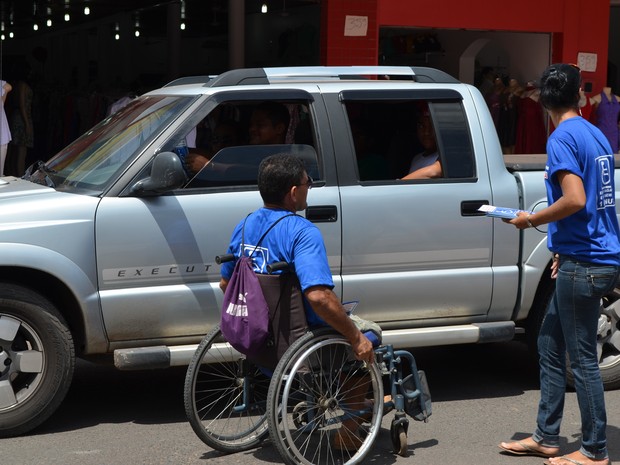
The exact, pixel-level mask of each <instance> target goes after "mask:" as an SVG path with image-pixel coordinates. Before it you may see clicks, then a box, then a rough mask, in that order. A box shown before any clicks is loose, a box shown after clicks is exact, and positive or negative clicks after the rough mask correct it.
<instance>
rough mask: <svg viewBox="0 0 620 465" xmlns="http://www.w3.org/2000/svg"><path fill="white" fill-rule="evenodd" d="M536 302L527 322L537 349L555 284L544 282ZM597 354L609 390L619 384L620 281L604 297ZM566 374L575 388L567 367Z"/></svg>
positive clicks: (530, 341)
mask: <svg viewBox="0 0 620 465" xmlns="http://www.w3.org/2000/svg"><path fill="white" fill-rule="evenodd" d="M542 287H544V289H542V290H539V295H538V296H537V299H536V304H535V305H534V306H533V307H532V311H531V312H530V315H529V316H528V321H527V325H526V339H527V343H528V345H529V347H530V349H532V350H533V351H534V352H535V353H537V352H536V343H537V339H538V333H539V332H540V326H541V324H542V320H543V317H544V315H545V311H546V310H547V305H548V303H549V300H550V299H551V296H552V295H553V291H554V289H555V285H554V284H553V283H551V284H549V285H546V286H541V288H542ZM597 339H598V356H599V367H600V369H601V377H602V378H603V385H604V386H605V390H606V391H610V390H613V389H618V388H620V283H619V284H618V285H616V288H614V290H613V291H612V292H610V293H609V294H608V295H606V296H605V297H603V299H601V316H600V317H599V324H598V338H597ZM566 378H567V382H568V386H569V387H571V388H574V378H573V373H572V371H571V369H570V367H568V370H567V373H566Z"/></svg>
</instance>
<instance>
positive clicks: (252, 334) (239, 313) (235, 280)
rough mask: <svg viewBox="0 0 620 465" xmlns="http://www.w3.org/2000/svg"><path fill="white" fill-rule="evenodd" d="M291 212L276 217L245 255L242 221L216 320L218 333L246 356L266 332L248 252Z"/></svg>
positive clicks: (256, 348)
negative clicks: (237, 248) (237, 254)
mask: <svg viewBox="0 0 620 465" xmlns="http://www.w3.org/2000/svg"><path fill="white" fill-rule="evenodd" d="M293 215H294V214H290V215H285V216H282V217H281V218H278V220H276V221H275V222H274V223H273V224H272V225H271V226H270V227H269V228H268V229H267V231H265V233H264V234H263V235H262V236H261V238H260V239H259V240H258V243H257V244H256V246H255V247H254V250H253V251H252V253H251V254H250V256H249V257H248V256H244V255H243V247H244V229H245V222H244V223H243V229H242V232H241V248H240V250H241V257H240V258H239V259H237V263H235V268H234V270H233V273H232V275H231V277H230V281H229V282H228V286H227V287H226V292H225V293H224V300H223V302H222V317H221V319H220V329H221V330H222V334H223V335H224V337H225V338H226V340H227V341H228V342H229V343H230V345H231V346H233V347H234V348H235V349H236V350H238V351H239V352H241V353H242V354H245V355H248V354H252V353H256V352H257V351H259V350H260V349H261V348H262V347H263V346H264V344H265V342H266V341H267V337H268V335H269V306H268V305H267V301H266V300H265V296H264V295H263V290H262V288H261V285H260V282H259V280H258V277H257V276H256V273H254V269H253V264H252V255H253V254H254V251H255V250H256V249H257V248H258V247H259V246H260V244H261V242H262V241H263V239H264V238H265V236H266V235H267V233H268V232H269V231H271V229H272V228H273V227H274V226H275V225H276V224H277V223H278V222H280V221H281V220H283V219H284V218H286V217H287V216H293ZM246 219H247V218H246Z"/></svg>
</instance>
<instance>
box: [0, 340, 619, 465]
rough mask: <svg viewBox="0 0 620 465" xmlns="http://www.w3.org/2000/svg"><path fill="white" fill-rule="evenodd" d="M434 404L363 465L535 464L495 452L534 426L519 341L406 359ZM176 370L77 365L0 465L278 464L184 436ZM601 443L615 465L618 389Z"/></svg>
mask: <svg viewBox="0 0 620 465" xmlns="http://www.w3.org/2000/svg"><path fill="white" fill-rule="evenodd" d="M414 355H415V356H416V360H417V363H418V367H419V368H421V369H423V370H425V371H426V374H427V378H428V381H429V385H430V389H431V393H432V397H433V415H432V416H431V418H430V420H429V422H428V423H426V424H425V423H420V422H415V421H411V423H410V425H409V434H408V442H409V456H408V457H400V456H397V455H394V454H393V453H392V452H391V443H390V435H389V424H390V420H391V418H392V417H391V415H388V416H387V418H386V419H384V423H383V426H384V427H383V429H382V430H381V432H380V435H379V437H378V440H377V441H376V443H375V447H374V448H373V451H372V452H371V454H370V455H369V457H367V458H366V460H365V461H364V464H381V465H391V464H424V465H444V464H459V465H487V464H498V465H534V464H538V465H540V464H542V462H543V459H541V458H537V457H508V456H504V455H502V454H500V453H499V449H498V447H497V444H498V443H499V442H500V441H503V440H510V439H521V438H525V437H526V436H528V435H529V433H530V432H531V430H532V429H533V427H534V421H535V417H536V407H537V402H538V381H537V377H538V370H537V367H536V364H535V363H534V362H533V361H532V359H531V358H530V357H529V355H528V354H527V351H526V349H525V346H524V345H523V344H521V343H519V342H511V343H508V344H489V345H478V346H453V347H442V348H429V349H423V350H416V351H415V352H414ZM184 376H185V369H171V370H164V371H144V372H119V371H117V370H116V369H114V368H113V367H110V366H104V367H102V366H96V365H93V364H90V363H86V362H79V363H78V367H77V372H76V376H75V380H74V382H73V385H72V387H71V390H70V392H69V394H68V396H67V399H66V400H65V402H64V403H63V404H62V406H61V407H60V409H59V410H58V411H57V412H56V413H55V414H54V415H53V416H52V417H51V418H50V419H49V420H48V421H47V422H46V423H45V424H44V425H42V426H41V427H39V428H38V429H37V430H36V431H34V432H32V433H31V434H29V435H27V436H23V437H18V438H10V439H1V440H0V464H1V465H31V464H32V465H39V464H54V465H56V464H58V465H91V464H92V465H108V464H111V465H117V464H118V465H137V464H149V465H163V464H174V465H184V464H191V465H194V464H203V465H206V464H207V463H208V464H209V465H219V464H226V465H232V464H248V465H249V464H256V463H282V460H281V458H280V457H279V455H278V453H277V451H276V450H275V448H274V447H272V446H271V445H270V444H265V445H264V446H262V447H259V448H257V449H255V450H252V451H248V452H243V453H237V454H232V455H222V454H221V453H219V452H216V451H213V450H211V449H210V448H209V447H208V446H206V445H204V444H203V443H202V442H201V441H200V440H199V439H198V438H197V437H196V436H195V434H194V433H193V431H192V429H191V427H190V426H189V423H188V422H187V421H186V419H185V413H184V409H183V381H184ZM606 400H607V410H608V417H609V418H608V420H609V424H608V430H607V434H608V442H609V446H610V456H611V459H612V461H617V462H620V408H618V407H619V406H620V391H612V392H608V393H607V394H606ZM579 428H580V420H579V411H578V408H577V402H576V399H575V394H574V393H572V392H569V393H568V395H567V402H566V408H565V416H564V421H563V429H562V445H561V446H562V452H564V453H568V452H572V451H573V450H575V449H577V448H578V447H579V437H580V436H579Z"/></svg>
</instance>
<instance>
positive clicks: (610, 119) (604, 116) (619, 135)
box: [590, 87, 620, 153]
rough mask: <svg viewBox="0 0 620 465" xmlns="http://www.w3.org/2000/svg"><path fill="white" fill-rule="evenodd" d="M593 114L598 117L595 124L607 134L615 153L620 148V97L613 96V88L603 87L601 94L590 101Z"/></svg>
mask: <svg viewBox="0 0 620 465" xmlns="http://www.w3.org/2000/svg"><path fill="white" fill-rule="evenodd" d="M590 103H591V104H592V106H593V113H594V115H595V116H596V121H595V122H594V124H595V125H596V126H597V127H598V128H599V129H600V130H601V131H602V132H603V134H605V137H607V140H609V143H610V144H611V148H612V150H613V151H614V153H617V152H618V148H619V146H620V130H619V128H618V115H619V114H620V97H618V96H617V95H614V94H612V91H611V87H603V90H602V92H601V93H600V94H597V95H594V96H593V97H592V98H591V99H590Z"/></svg>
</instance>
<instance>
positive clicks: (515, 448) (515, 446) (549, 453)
mask: <svg viewBox="0 0 620 465" xmlns="http://www.w3.org/2000/svg"><path fill="white" fill-rule="evenodd" d="M499 448H500V449H501V450H502V451H503V452H505V453H506V454H510V455H533V456H535V457H545V458H547V457H555V456H556V455H558V452H560V448H559V447H546V446H542V445H540V444H539V443H537V442H536V441H534V439H533V438H532V437H529V438H526V439H523V440H521V441H514V442H501V443H500V444H499Z"/></svg>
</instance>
